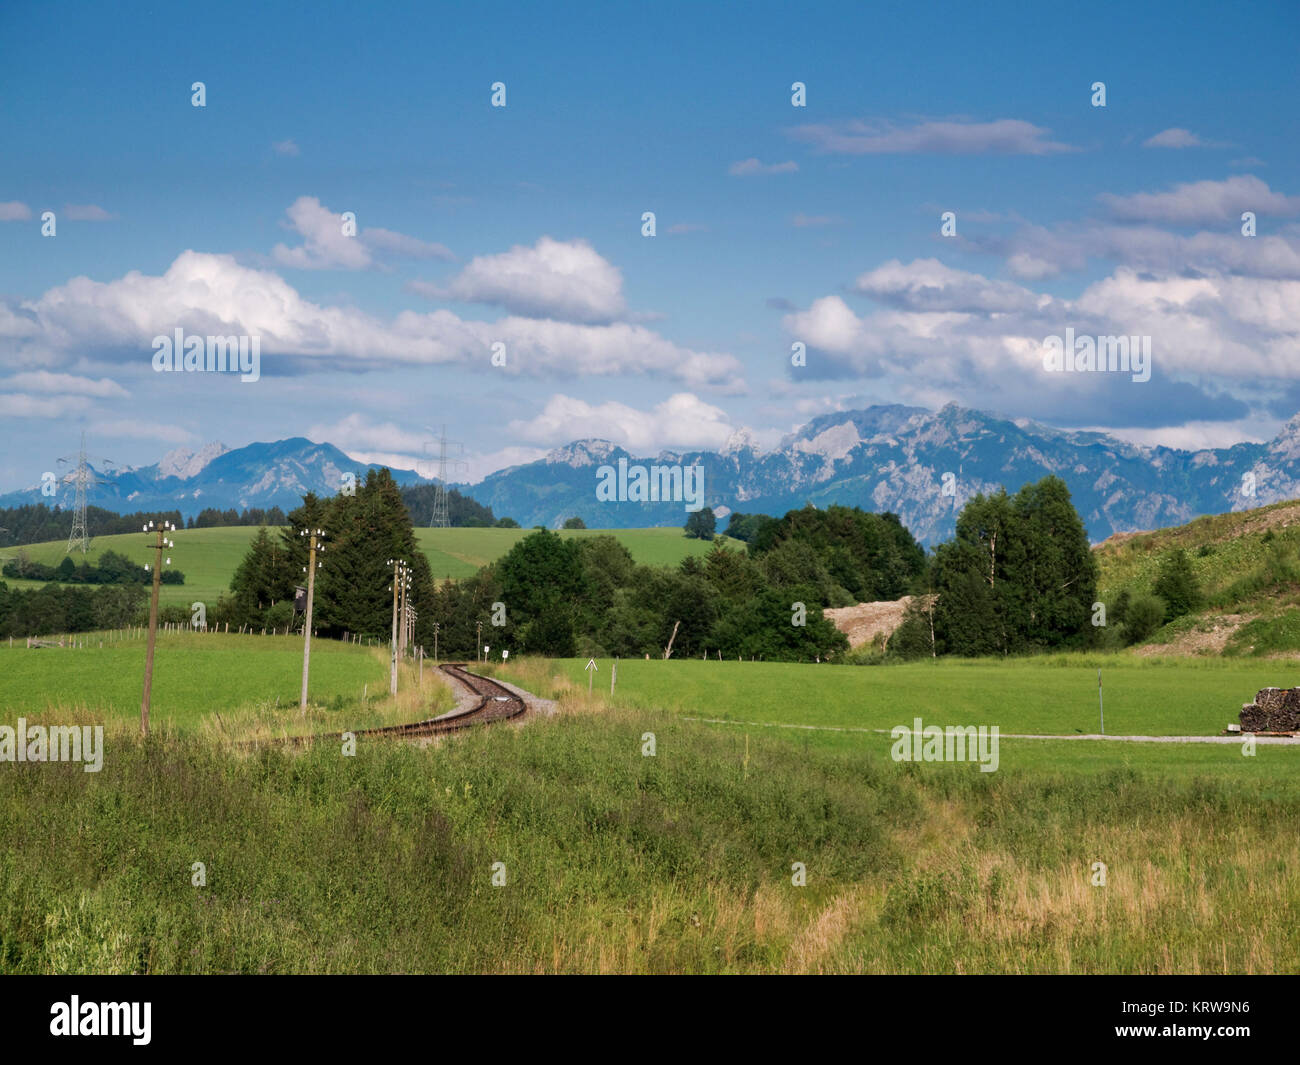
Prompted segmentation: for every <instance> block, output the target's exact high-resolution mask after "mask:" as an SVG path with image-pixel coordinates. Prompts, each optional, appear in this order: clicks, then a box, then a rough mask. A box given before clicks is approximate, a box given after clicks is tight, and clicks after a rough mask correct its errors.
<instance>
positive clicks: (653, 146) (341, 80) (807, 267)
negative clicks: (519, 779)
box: [0, 2, 1300, 490]
mask: <svg viewBox="0 0 1300 1065" xmlns="http://www.w3.org/2000/svg"><path fill="white" fill-rule="evenodd" d="M1133 6H1135V5H1130V4H1118V5H1109V4H1088V5H1071V6H1069V8H1068V9H1067V8H1066V7H1065V6H1064V5H1061V6H1060V7H1061V9H1060V10H1057V7H1058V5H1040V4H997V3H991V4H979V5H972V4H964V3H963V4H942V5H921V4H916V5H893V4H891V5H883V4H862V3H857V4H816V3H813V4H808V5H797V6H792V5H789V4H764V3H758V4H746V5H743V6H742V5H731V4H727V5H721V4H702V3H691V4H673V3H656V4H654V5H639V4H638V5H631V4H626V5H625V4H536V3H534V4H510V3H497V4H493V5H491V6H490V7H484V8H481V9H479V8H469V6H468V5H465V9H464V10H458V9H457V7H455V6H449V5H439V6H437V7H435V6H433V5H429V4H411V5H399V4H389V5H378V6H376V7H371V8H366V9H364V11H362V9H359V8H357V7H356V6H355V5H343V4H313V5H310V6H302V5H288V4H276V3H258V4H247V5H244V4H230V5H205V6H203V7H202V8H200V9H190V8H188V7H186V8H182V7H181V6H179V5H177V6H174V7H172V6H169V5H150V6H147V7H146V6H145V5H142V4H130V3H128V4H124V5H121V6H117V5H113V6H109V5H102V4H88V5H65V4H25V3H12V2H11V3H8V4H6V5H4V6H3V7H2V8H0V99H2V100H3V106H0V490H12V489H15V488H19V487H22V486H25V485H30V484H32V483H34V482H36V481H37V480H38V479H39V477H40V474H41V472H43V471H44V470H47V469H53V468H55V467H54V465H53V462H54V459H55V458H56V457H57V456H60V455H65V454H67V453H68V452H70V451H72V450H74V448H75V440H76V436H77V434H78V433H79V431H80V430H81V429H83V428H84V429H85V430H86V432H87V434H88V437H89V440H90V444H91V450H92V452H94V453H97V454H100V455H105V456H109V457H111V458H113V459H115V460H116V461H117V462H119V463H124V464H128V463H135V464H144V463H148V462H152V461H155V460H157V459H158V458H159V457H160V456H161V455H162V453H163V452H165V451H168V450H171V449H173V448H177V447H184V448H197V447H199V446H201V445H202V444H204V443H207V442H211V441H221V442H224V443H225V444H227V445H229V446H236V447H237V446H240V445H242V444H246V443H249V442H251V441H254V440H269V439H278V438H282V437H285V436H292V435H304V436H310V437H312V438H313V439H317V440H329V441H331V442H333V443H335V444H337V445H339V446H340V447H343V448H344V449H345V450H346V451H348V452H349V453H350V454H353V455H354V456H356V457H358V458H361V459H363V460H366V461H391V462H393V463H395V464H399V465H404V466H408V467H410V466H414V465H416V464H417V462H418V460H420V459H421V457H422V455H423V452H424V448H425V445H426V441H427V439H428V437H429V433H428V432H427V430H426V426H430V425H441V424H443V423H446V424H447V426H448V433H449V435H450V436H451V437H453V438H454V439H457V440H460V441H463V442H464V444H465V449H466V455H465V458H466V462H467V470H468V474H469V476H470V477H471V478H474V479H477V478H479V477H481V476H483V475H484V474H486V473H488V472H490V471H491V470H492V469H495V468H499V467H501V466H504V465H509V464H513V463H515V462H520V461H528V460H531V459H533V458H536V457H540V456H541V455H543V454H544V453H545V452H546V451H547V450H548V449H549V448H551V447H554V446H557V445H559V444H563V443H565V442H567V441H569V440H571V439H574V438H579V437H585V436H598V437H605V438H608V439H613V440H615V441H616V442H618V443H620V444H623V445H625V446H628V447H630V448H631V449H632V450H634V451H639V452H641V453H644V454H650V453H654V452H656V451H658V450H659V449H660V448H664V447H721V446H723V445H724V444H725V443H726V441H727V440H728V439H730V438H731V436H732V435H733V434H734V433H735V432H737V431H738V430H740V429H742V428H747V429H749V430H750V431H751V433H752V434H753V436H754V438H755V439H756V440H757V441H758V442H759V443H760V444H761V445H763V446H772V445H774V444H775V443H776V442H777V441H778V440H779V439H780V438H781V436H782V435H783V434H785V433H788V432H789V431H791V430H792V429H793V428H795V427H796V426H798V425H800V424H801V423H803V422H806V421H807V420H808V419H809V418H811V417H814V416H816V415H818V414H822V413H826V412H830V411H835V410H839V409H853V408H858V407H864V406H869V405H871V404H873V403H892V402H902V403H910V404H915V405H918V406H928V407H937V406H940V405H942V404H943V403H946V402H957V403H960V404H962V405H965V406H971V407H979V408H983V409H990V410H995V411H998V412H1001V413H1004V414H1007V415H1011V416H1014V417H1026V418H1034V419H1038V420H1041V421H1044V422H1048V423H1050V424H1055V425H1060V426H1064V427H1089V428H1100V429H1105V430H1107V431H1111V432H1115V433H1117V434H1118V435H1121V436H1124V437H1125V438H1127V439H1131V440H1134V441H1136V442H1141V443H1165V444H1169V445H1172V446H1184V447H1201V446H1223V445H1226V444H1230V443H1233V442H1236V441H1238V440H1245V439H1254V440H1259V439H1268V438H1270V437H1271V436H1272V435H1274V434H1275V433H1276V431H1277V430H1278V428H1279V427H1280V426H1281V424H1282V423H1283V422H1284V421H1286V420H1287V419H1288V418H1290V417H1291V416H1292V415H1294V414H1295V413H1296V412H1297V411H1300V381H1298V378H1300V166H1297V163H1298V162H1300V160H1298V159H1297V153H1298V152H1300V136H1298V134H1300V122H1298V121H1297V112H1298V110H1300V102H1298V101H1300V92H1298V91H1297V90H1298V89H1300V75H1298V74H1297V69H1298V67H1300V65H1298V64H1297V63H1296V55H1297V46H1298V45H1300V6H1297V5H1295V4H1294V3H1271V4H1265V3H1261V4H1250V3H1247V4H1239V5H1235V6H1234V7H1233V8H1232V9H1231V11H1230V12H1227V13H1225V11H1224V9H1223V8H1222V6H1221V5H1211V4H1201V3H1170V4H1163V3H1160V4H1147V5H1140V7H1141V10H1140V11H1137V12H1135V11H1133V10H1132V7H1133ZM196 81H202V82H203V83H204V86H205V90H206V106H204V107H201V108H200V107H194V106H192V102H191V96H192V92H191V85H192V84H193V83H194V82H196ZM796 81H798V82H802V83H804V84H805V85H806V106H804V107H794V106H792V102H791V96H792V93H791V86H792V84H793V83H794V82H796ZM1097 81H1101V82H1104V83H1105V86H1106V106H1105V107H1095V106H1093V104H1092V98H1093V90H1092V85H1093V83H1094V82H1097ZM494 82H504V83H505V86H506V106H505V107H504V108H500V107H493V106H491V99H490V98H491V86H492V84H493V83H494ZM46 211H53V212H54V215H55V225H56V234H55V235H54V236H43V235H42V214H43V212H46ZM345 211H351V212H354V213H355V215H356V222H357V234H356V235H355V236H345V235H343V233H342V226H341V224H340V216H341V215H342V213H343V212H345ZM646 211H653V212H654V213H655V215H656V229H657V231H656V235H655V236H654V237H652V238H651V237H646V236H643V235H642V232H641V230H642V224H641V217H642V214H643V212H646ZM945 211H952V212H954V213H955V215H956V234H955V236H942V235H941V234H940V215H941V214H942V213H943V212H945ZM1244 211H1252V212H1254V213H1255V215H1256V227H1257V231H1256V235H1255V236H1253V237H1248V236H1245V235H1243V233H1242V231H1241V230H1242V222H1241V220H1240V216H1241V214H1242V213H1243V212H1244ZM1067 327H1070V328H1073V329H1074V330H1075V331H1076V333H1087V334H1092V335H1107V334H1116V335H1147V336H1150V337H1151V338H1152V351H1153V355H1152V374H1151V380H1149V381H1146V382H1135V381H1133V380H1132V377H1131V375H1128V374H1119V373H1114V374H1111V373H1093V374H1068V373H1058V374H1052V373H1049V372H1048V371H1046V370H1045V369H1044V368H1043V365H1042V355H1041V349H1042V342H1043V340H1044V338H1045V337H1046V336H1048V335H1056V334H1061V333H1063V331H1064V330H1065V329H1066V328H1067ZM176 328H181V329H183V330H184V331H185V332H186V333H187V334H198V335H203V334H210V333H221V334H224V335H248V336H256V337H258V338H259V342H260V344H261V352H262V362H261V377H260V379H259V380H258V381H256V382H240V381H239V380H238V379H237V378H234V377H231V376H221V375H216V374H207V373H188V374H185V373H181V374H171V373H157V372H155V371H154V369H153V366H152V361H151V360H152V356H153V347H152V341H153V338H154V337H155V336H158V335H171V334H172V333H173V331H174V330H175V329H176ZM495 342H501V343H504V344H505V345H506V347H505V353H506V364H505V366H494V365H493V364H492V361H491V345H492V344H493V343H495ZM795 342H801V343H804V344H805V345H806V348H807V353H808V354H807V364H806V365H805V366H798V367H796V366H792V365H791V360H790V352H791V345H792V344H793V343H795ZM422 468H424V469H425V470H426V471H427V469H428V467H427V466H424V467H422Z"/></svg>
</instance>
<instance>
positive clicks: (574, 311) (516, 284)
mask: <svg viewBox="0 0 1300 1065" xmlns="http://www.w3.org/2000/svg"><path fill="white" fill-rule="evenodd" d="M411 287H412V288H413V289H415V290H416V291H419V292H421V293H423V294H425V295H428V296H434V297H438V298H442V299H454V300H460V301H463V302H466V303H486V304H491V305H493V306H498V307H503V308H505V309H506V310H508V311H513V312H515V313H516V314H522V315H526V316H528V317H530V318H554V319H559V320H561V321H567V322H585V323H596V322H612V321H614V320H615V319H618V318H622V317H623V316H624V314H625V313H626V310H627V307H626V304H625V303H624V300H623V275H622V273H621V272H620V271H619V269H618V267H616V266H614V265H613V264H612V263H610V262H609V261H608V260H606V259H605V258H604V257H603V256H601V255H600V253H599V252H597V251H596V249H595V248H593V247H592V246H591V245H590V244H588V243H587V242H586V241H585V240H571V241H561V240H553V239H551V238H550V237H542V238H541V239H540V240H538V242H537V243H536V244H535V245H533V246H532V247H528V246H526V245H516V246H515V247H513V248H511V249H510V250H509V251H506V252H501V253H500V254H497V255H480V256H477V257H475V258H474V259H472V260H470V262H469V264H468V265H467V266H466V267H465V269H464V270H462V271H461V272H460V273H459V274H458V275H457V276H456V277H454V278H452V280H451V281H450V282H449V283H447V284H446V285H432V284H430V283H428V282H415V283H414V284H413V285H412V286H411Z"/></svg>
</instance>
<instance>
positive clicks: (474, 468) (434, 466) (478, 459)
mask: <svg viewBox="0 0 1300 1065" xmlns="http://www.w3.org/2000/svg"><path fill="white" fill-rule="evenodd" d="M306 435H307V436H308V437H309V438H311V439H312V440H317V441H322V442H328V443H331V444H333V445H334V446H335V447H337V448H339V449H340V450H341V451H343V453H344V454H346V455H347V456H348V457H349V458H351V459H355V460H356V461H357V462H363V463H366V464H368V465H369V464H374V465H377V466H388V467H390V468H391V469H398V470H414V471H415V472H416V473H418V474H419V475H420V476H421V477H424V478H426V479H428V480H432V479H433V478H435V477H437V475H438V457H437V442H436V440H435V439H434V435H433V432H432V431H431V430H424V431H421V430H418V429H409V428H406V427H404V426H401V425H398V424H396V423H395V422H391V421H385V422H373V421H371V420H370V419H369V418H367V417H366V416H365V415H362V414H349V415H347V416H345V417H343V418H340V419H338V420H336V421H333V422H320V423H317V424H315V425H313V426H311V427H310V428H309V429H308V430H307V432H306ZM545 457H546V449H545V448H538V447H528V446H511V447H507V448H502V449H501V450H499V451H493V452H469V453H466V454H465V455H464V456H459V457H457V459H456V469H455V470H454V471H450V470H449V471H448V474H447V479H448V480H449V481H463V482H467V483H469V484H474V483H477V482H478V481H481V480H482V479H483V478H484V477H486V476H487V475H488V474H489V473H493V472H495V471H497V470H500V469H503V468H505V467H508V466H517V465H521V464H523V463H527V462H536V461H537V460H538V459H541V458H545Z"/></svg>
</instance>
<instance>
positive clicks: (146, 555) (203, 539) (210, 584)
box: [0, 526, 745, 607]
mask: <svg viewBox="0 0 1300 1065" xmlns="http://www.w3.org/2000/svg"><path fill="white" fill-rule="evenodd" d="M531 531H532V530H530V529H416V530H415V535H416V539H417V540H418V542H419V544H420V549H421V550H422V551H424V553H425V555H426V556H427V557H428V559H429V566H430V569H431V570H432V572H433V575H434V577H436V578H438V579H439V580H441V579H443V578H445V577H451V578H454V579H456V580H459V579H461V578H463V577H469V576H471V575H472V574H473V573H474V572H475V571H476V570H478V569H479V567H480V566H485V565H487V563H489V562H494V561H496V559H498V558H500V557H501V556H502V555H504V554H505V553H506V552H507V551H509V550H510V549H511V548H512V547H514V545H515V544H517V543H518V542H519V541H520V540H522V539H523V538H524V537H525V536H527V535H528V533H529V532H531ZM605 533H607V534H608V535H610V536H614V537H617V539H618V540H619V542H620V543H622V544H623V545H624V546H626V547H627V549H628V550H629V551H630V552H631V553H632V557H633V558H634V559H636V561H637V562H640V563H643V564H645V565H654V566H671V565H676V564H677V563H679V562H680V561H681V560H682V559H683V558H685V557H686V556H687V555H697V556H702V555H705V554H707V553H708V552H709V551H710V550H711V549H712V547H713V545H712V544H711V543H708V542H706V541H704V540H692V539H688V538H687V537H686V536H685V535H684V534H683V533H682V531H681V529H609V530H605V529H575V530H566V531H564V532H562V533H561V535H562V536H566V537H585V536H600V535H602V534H605ZM256 535H257V529H256V528H255V527H249V526H237V527H232V528H225V529H181V530H178V531H177V533H176V535H175V536H174V537H173V539H174V540H175V541H176V549H175V550H174V551H172V552H170V555H171V560H172V565H173V568H175V569H179V570H180V571H181V572H183V573H184V574H185V583H184V584H183V585H166V584H165V585H163V586H162V588H161V590H160V592H159V596H160V601H161V602H163V603H182V604H184V605H185V606H187V607H188V606H189V604H190V603H193V602H204V603H215V602H216V601H217V597H218V596H219V595H221V594H223V593H224V592H226V591H228V590H229V588H230V578H231V577H232V576H234V573H235V569H236V567H237V566H238V565H239V563H240V561H241V560H242V559H243V557H244V555H245V553H246V552H247V551H248V544H249V542H250V541H251V540H252V539H253V537H254V536H256ZM719 539H720V540H721V541H722V542H723V543H724V544H726V545H727V546H728V547H730V548H733V549H736V550H742V551H743V550H744V549H745V545H744V544H743V543H742V542H741V541H739V540H731V539H728V538H726V537H719ZM148 543H149V540H148V537H146V536H145V535H144V534H143V533H128V534H123V535H120V536H98V537H96V538H95V539H94V540H93V541H92V543H91V548H90V551H89V552H87V554H86V558H87V559H88V560H89V561H90V562H92V563H93V562H95V561H96V560H97V559H98V557H99V554H100V552H102V551H116V552H118V553H119V554H122V555H126V557H127V558H130V559H132V560H133V561H135V562H139V563H141V564H143V563H145V562H152V560H153V552H152V549H151V548H150V547H149V546H148ZM67 546H68V545H67V542H66V541H58V542H50V543H44V544H29V545H27V546H26V547H10V548H5V549H4V550H3V551H0V558H12V557H15V556H17V554H18V552H19V551H25V552H26V553H27V555H28V557H30V558H31V559H33V560H34V561H36V562H43V563H45V564H46V565H51V566H57V565H58V564H59V563H60V562H61V561H62V560H63V557H64V555H65V554H66V552H67ZM74 557H75V559H76V561H78V562H79V561H80V560H81V555H80V554H77V555H76V556H74ZM4 580H5V583H6V584H8V585H9V586H10V587H11V588H40V587H41V586H42V582H40V581H24V580H13V579H10V578H4Z"/></svg>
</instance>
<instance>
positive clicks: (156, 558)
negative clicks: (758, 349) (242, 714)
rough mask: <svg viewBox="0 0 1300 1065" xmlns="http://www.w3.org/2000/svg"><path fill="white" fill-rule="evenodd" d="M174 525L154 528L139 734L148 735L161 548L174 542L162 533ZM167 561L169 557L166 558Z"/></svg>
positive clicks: (161, 558) (144, 528)
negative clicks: (151, 583) (151, 589)
mask: <svg viewBox="0 0 1300 1065" xmlns="http://www.w3.org/2000/svg"><path fill="white" fill-rule="evenodd" d="M141 528H142V529H143V531H144V532H148V531H149V530H150V529H152V528H153V522H150V523H149V524H148V525H144V526H142V527H141ZM175 529H176V526H175V525H173V524H172V523H171V522H169V521H165V522H163V523H162V524H161V525H160V526H158V528H157V529H156V530H155V532H156V536H155V538H154V544H153V549H154V555H153V595H152V596H151V598H150V600H149V642H148V644H147V647H146V650H145V653H144V697H143V698H142V699H141V700H140V735H141V736H148V735H149V703H150V700H151V699H152V698H153V650H154V643H155V641H156V640H157V638H158V588H159V586H160V585H161V584H162V567H163V548H164V547H175V546H176V544H175V543H174V542H173V541H171V540H169V539H167V538H166V536H165V535H164V534H165V533H168V532H174V531H175ZM167 561H168V562H169V563H170V562H171V559H170V558H169V559H168V560H167Z"/></svg>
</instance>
